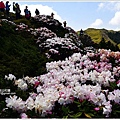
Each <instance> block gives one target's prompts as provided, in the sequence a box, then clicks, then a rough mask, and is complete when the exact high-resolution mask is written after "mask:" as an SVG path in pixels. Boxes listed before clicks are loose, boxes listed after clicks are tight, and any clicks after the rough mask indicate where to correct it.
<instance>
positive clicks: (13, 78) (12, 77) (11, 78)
mask: <svg viewBox="0 0 120 120" xmlns="http://www.w3.org/2000/svg"><path fill="white" fill-rule="evenodd" d="M5 79H7V80H16V77H15V76H14V75H13V74H9V75H8V76H7V75H5Z"/></svg>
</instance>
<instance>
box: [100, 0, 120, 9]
mask: <svg viewBox="0 0 120 120" xmlns="http://www.w3.org/2000/svg"><path fill="white" fill-rule="evenodd" d="M98 10H109V11H118V10H120V2H117V1H109V2H104V3H103V2H102V3H100V4H98Z"/></svg>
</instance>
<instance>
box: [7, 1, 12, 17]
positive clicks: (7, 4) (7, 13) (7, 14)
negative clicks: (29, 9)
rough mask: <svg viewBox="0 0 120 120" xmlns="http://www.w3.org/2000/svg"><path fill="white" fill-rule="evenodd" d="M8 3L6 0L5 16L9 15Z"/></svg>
mask: <svg viewBox="0 0 120 120" xmlns="http://www.w3.org/2000/svg"><path fill="white" fill-rule="evenodd" d="M8 4H9V1H7V2H6V15H7V17H8V16H9V11H10V6H11V5H8Z"/></svg>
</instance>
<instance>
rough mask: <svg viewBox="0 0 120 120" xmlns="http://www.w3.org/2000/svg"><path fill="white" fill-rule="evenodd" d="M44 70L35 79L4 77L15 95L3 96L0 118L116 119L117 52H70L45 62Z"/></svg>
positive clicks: (119, 100)
mask: <svg viewBox="0 0 120 120" xmlns="http://www.w3.org/2000/svg"><path fill="white" fill-rule="evenodd" d="M46 69H47V73H46V74H43V75H40V76H36V77H29V76H25V77H23V78H19V79H17V78H16V77H15V76H14V75H12V74H9V75H5V78H4V81H5V82H6V83H7V84H8V83H9V84H12V85H14V86H15V87H14V88H11V89H12V90H13V91H12V92H14V93H15V94H14V95H7V97H5V96H4V97H5V107H4V108H3V109H2V112H1V114H2V115H4V114H7V113H8V112H9V111H11V114H17V115H18V117H21V118H86V117H87V118H106V117H107V118H118V117H119V113H120V89H119V87H120V52H112V51H111V50H105V49H99V50H97V51H96V52H87V54H84V55H83V54H81V53H80V52H79V53H74V54H73V55H72V56H70V57H68V58H66V59H65V60H59V61H53V62H50V63H46ZM18 91H21V94H20V93H18Z"/></svg>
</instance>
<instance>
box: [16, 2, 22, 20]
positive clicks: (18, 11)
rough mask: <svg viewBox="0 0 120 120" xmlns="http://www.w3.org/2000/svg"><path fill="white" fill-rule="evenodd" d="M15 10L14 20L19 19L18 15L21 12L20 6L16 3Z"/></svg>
mask: <svg viewBox="0 0 120 120" xmlns="http://www.w3.org/2000/svg"><path fill="white" fill-rule="evenodd" d="M15 6H16V8H15V13H16V20H17V19H19V18H20V13H21V10H20V6H19V4H18V3H16V4H15Z"/></svg>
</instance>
